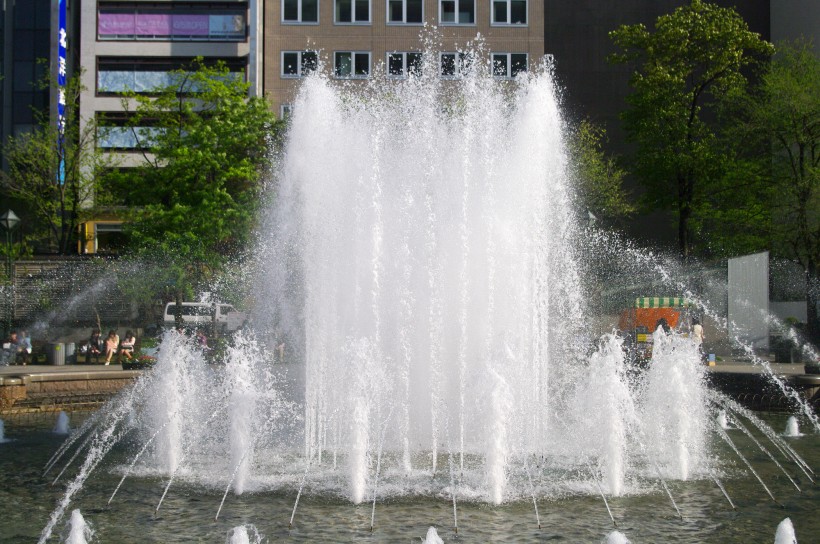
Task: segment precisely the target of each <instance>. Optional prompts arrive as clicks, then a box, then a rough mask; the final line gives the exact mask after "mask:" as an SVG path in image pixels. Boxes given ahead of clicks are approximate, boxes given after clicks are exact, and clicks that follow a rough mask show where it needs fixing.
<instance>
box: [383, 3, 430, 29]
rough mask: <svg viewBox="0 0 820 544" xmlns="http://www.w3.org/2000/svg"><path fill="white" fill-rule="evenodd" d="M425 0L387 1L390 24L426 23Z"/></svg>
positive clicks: (388, 21)
mask: <svg viewBox="0 0 820 544" xmlns="http://www.w3.org/2000/svg"><path fill="white" fill-rule="evenodd" d="M423 6H424V2H423V0H387V23H388V24H421V23H423V22H424V8H423Z"/></svg>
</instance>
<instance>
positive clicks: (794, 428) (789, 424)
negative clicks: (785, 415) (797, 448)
mask: <svg viewBox="0 0 820 544" xmlns="http://www.w3.org/2000/svg"><path fill="white" fill-rule="evenodd" d="M783 436H789V437H792V438H795V437H799V436H803V435H802V434H801V433H800V425H799V424H798V422H797V418H796V417H794V416H789V419H788V420H786V431H785V432H784V433H783Z"/></svg>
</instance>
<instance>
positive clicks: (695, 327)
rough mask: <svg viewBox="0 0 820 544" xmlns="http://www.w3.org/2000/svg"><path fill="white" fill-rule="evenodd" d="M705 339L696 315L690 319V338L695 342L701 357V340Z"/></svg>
mask: <svg viewBox="0 0 820 544" xmlns="http://www.w3.org/2000/svg"><path fill="white" fill-rule="evenodd" d="M705 339H706V335H705V334H703V325H701V324H700V320H699V319H698V318H697V317H696V318H694V319H692V340H693V341H694V342H695V346H697V348H698V353H700V354H701V357H702V356H703V341H704V340H705Z"/></svg>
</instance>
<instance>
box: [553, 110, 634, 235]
mask: <svg viewBox="0 0 820 544" xmlns="http://www.w3.org/2000/svg"><path fill="white" fill-rule="evenodd" d="M606 140H607V136H606V130H604V129H603V128H602V127H599V126H596V125H594V124H593V123H592V122H590V121H589V120H584V121H582V122H581V124H580V125H579V126H578V129H577V131H576V132H575V133H574V134H572V135H571V136H570V138H569V143H570V155H571V168H572V170H573V174H574V177H575V178H576V180H577V183H578V187H579V197H580V200H581V205H582V206H583V208H584V209H586V210H588V211H589V212H591V213H592V214H593V215H595V216H596V217H597V218H599V219H602V220H604V221H606V222H608V223H612V222H616V221H617V220H619V219H624V218H626V217H628V216H629V215H631V214H632V213H633V212H634V211H635V207H634V206H633V205H632V203H630V202H629V199H628V196H629V195H628V193H627V192H626V190H625V189H624V187H623V181H624V177H625V175H626V172H624V170H623V169H621V168H620V167H618V164H617V159H616V158H615V157H608V156H606V154H605V153H604V149H603V145H604V143H606Z"/></svg>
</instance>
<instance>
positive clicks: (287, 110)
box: [279, 104, 293, 120]
mask: <svg viewBox="0 0 820 544" xmlns="http://www.w3.org/2000/svg"><path fill="white" fill-rule="evenodd" d="M292 113H293V104H279V119H280V120H286V119H287V118H288V117H290V116H291V114H292Z"/></svg>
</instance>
